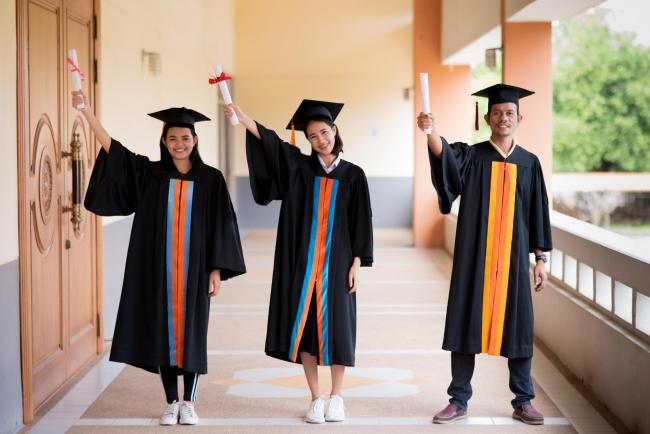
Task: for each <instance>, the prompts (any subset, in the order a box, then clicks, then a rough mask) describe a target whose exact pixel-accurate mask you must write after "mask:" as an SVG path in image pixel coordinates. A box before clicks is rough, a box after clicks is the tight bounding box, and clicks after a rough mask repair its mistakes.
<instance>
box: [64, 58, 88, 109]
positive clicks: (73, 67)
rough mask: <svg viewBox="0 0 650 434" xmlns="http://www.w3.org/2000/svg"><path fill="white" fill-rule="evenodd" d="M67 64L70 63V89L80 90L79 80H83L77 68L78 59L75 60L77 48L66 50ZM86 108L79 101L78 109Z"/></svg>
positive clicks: (82, 75)
mask: <svg viewBox="0 0 650 434" xmlns="http://www.w3.org/2000/svg"><path fill="white" fill-rule="evenodd" d="M66 61H67V62H68V65H70V72H71V73H72V89H73V90H81V80H84V79H85V77H84V73H83V72H81V69H79V61H78V60H77V50H75V49H74V48H73V49H71V50H68V58H67V59H66ZM85 108H86V105H85V104H84V103H81V104H79V105H78V106H77V109H78V110H83V109H85Z"/></svg>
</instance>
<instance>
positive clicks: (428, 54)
mask: <svg viewBox="0 0 650 434" xmlns="http://www.w3.org/2000/svg"><path fill="white" fill-rule="evenodd" d="M413 14H414V17H413V18H414V19H413V37H414V43H413V50H414V53H413V62H414V68H413V72H414V77H413V83H414V88H415V92H414V96H415V98H414V103H415V106H414V111H413V112H414V115H413V128H415V130H416V132H415V153H414V159H415V170H414V174H413V241H414V244H415V245H416V246H421V247H433V246H436V247H442V246H443V245H444V233H443V218H442V215H441V214H440V211H439V209H438V204H437V197H436V193H435V190H434V189H433V185H432V184H431V172H430V169H429V160H428V156H427V144H426V137H425V135H424V134H423V133H422V132H421V131H420V130H418V128H417V125H415V117H416V116H417V114H418V113H419V112H420V111H421V110H422V101H421V97H420V80H419V76H418V74H419V73H420V72H428V73H429V93H430V100H431V112H432V113H433V116H434V118H435V120H436V127H437V129H438V132H439V133H440V134H442V135H444V136H445V137H447V138H449V139H451V140H464V141H467V140H469V137H470V134H471V122H472V121H471V120H472V105H471V98H470V95H469V94H470V85H471V71H470V68H469V66H465V65H463V66H446V65H443V64H442V57H441V54H440V53H441V50H440V45H441V44H440V34H441V32H440V28H441V16H442V0H414V7H413Z"/></svg>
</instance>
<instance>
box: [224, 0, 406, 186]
mask: <svg viewBox="0 0 650 434" xmlns="http://www.w3.org/2000/svg"><path fill="white" fill-rule="evenodd" d="M412 32H413V5H412V1H411V0H355V1H347V0H331V1H328V2H316V1H313V0H308V1H305V0H282V1H273V0H237V2H236V41H237V44H236V47H237V50H236V54H235V58H236V80H235V102H236V103H238V104H239V105H240V106H241V107H242V108H243V109H244V111H246V112H247V113H248V114H250V115H251V116H252V117H253V118H254V119H256V120H258V121H260V122H261V123H263V124H264V125H266V126H267V127H269V128H272V129H274V130H276V131H277V132H278V133H279V134H280V136H281V137H283V138H285V139H286V140H288V139H289V135H290V132H289V131H287V130H284V127H285V126H286V125H287V123H288V122H289V120H290V119H291V116H292V115H293V113H294V111H295V109H296V108H297V106H298V104H299V103H300V101H301V100H302V99H303V98H308V99H324V100H329V101H337V102H343V103H345V106H344V108H343V111H342V112H341V114H340V117H339V119H337V124H338V125H339V127H340V130H341V136H342V137H343V140H344V143H345V146H344V154H343V158H344V159H346V160H349V161H352V162H354V163H356V164H359V165H360V166H361V167H363V168H364V170H365V171H366V174H367V175H368V176H384V177H410V176H412V175H413V149H412V148H413V122H414V121H415V120H414V119H413V112H412V110H413V101H412V96H411V97H410V98H409V99H405V98H404V95H403V91H404V89H405V88H409V87H412V85H413V83H412V76H413V72H412V71H413V43H412V38H413V35H412ZM235 136H236V142H235V143H236V149H235V158H234V160H235V163H234V173H235V175H246V174H247V173H248V171H247V167H246V157H245V147H244V130H243V128H242V127H239V128H237V129H236V130H235ZM296 138H297V139H298V143H299V144H300V145H301V149H302V150H303V152H305V153H308V152H310V148H309V144H308V142H307V140H306V139H305V137H304V135H303V134H302V133H301V132H299V133H298V134H297V135H296Z"/></svg>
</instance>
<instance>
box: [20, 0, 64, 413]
mask: <svg viewBox="0 0 650 434" xmlns="http://www.w3.org/2000/svg"><path fill="white" fill-rule="evenodd" d="M60 13H61V10H60V8H59V7H57V6H56V5H47V4H36V3H30V5H29V8H28V19H29V41H30V44H29V54H28V62H29V96H30V98H29V119H30V123H29V124H30V134H29V143H30V145H31V146H30V147H29V151H30V158H29V161H30V170H29V178H28V180H27V182H28V200H29V209H30V213H29V216H30V235H31V276H30V277H31V289H32V306H31V309H32V330H33V339H32V364H33V370H34V384H35V385H38V387H37V388H34V398H33V399H34V403H35V405H38V404H40V403H41V402H42V401H43V400H44V399H45V398H46V397H47V396H49V395H50V394H51V393H52V392H53V391H54V390H56V388H57V387H58V386H59V385H60V384H61V383H62V382H63V380H64V379H65V346H66V344H65V337H64V327H65V324H64V322H65V321H64V318H63V312H62V308H63V304H64V290H63V279H64V276H63V268H62V264H63V262H64V258H63V255H62V249H61V247H62V246H61V232H62V218H61V202H62V201H61V195H62V194H63V177H62V173H61V163H60V147H59V144H60V119H61V117H60V112H59V98H58V89H59V88H60V83H59V70H60V66H61V65H60V63H59V62H60V60H59V57H60V56H59V46H58V43H57V38H56V35H57V34H58V33H59V32H60V31H61V29H60V21H61V20H60ZM53 36H54V37H53Z"/></svg>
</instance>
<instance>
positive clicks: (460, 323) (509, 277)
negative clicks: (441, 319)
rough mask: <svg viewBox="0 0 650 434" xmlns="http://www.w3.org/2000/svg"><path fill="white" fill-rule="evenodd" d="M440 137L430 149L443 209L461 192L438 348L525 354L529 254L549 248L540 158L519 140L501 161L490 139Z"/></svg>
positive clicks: (529, 348) (529, 328) (529, 324)
mask: <svg viewBox="0 0 650 434" xmlns="http://www.w3.org/2000/svg"><path fill="white" fill-rule="evenodd" d="M442 143H443V150H442V156H441V158H440V159H436V158H435V157H434V156H433V154H432V153H431V151H430V150H429V161H430V164H431V179H432V180H433V185H434V186H435V188H436V191H437V192H438V203H439V205H440V210H441V212H442V213H443V214H447V213H449V211H450V210H451V204H452V202H453V201H454V200H455V199H456V197H458V196H462V199H461V202H460V210H459V214H458V226H457V229H456V244H455V250H454V262H453V269H452V274H451V287H450V290H449V300H448V305H447V318H446V322H445V337H444V342H443V344H442V347H443V349H445V350H449V351H455V352H459V353H464V354H476V353H488V354H492V355H502V356H504V357H508V358H516V357H530V356H532V353H533V306H532V298H531V289H530V277H529V264H530V262H529V252H533V250H534V249H541V250H543V251H548V250H551V249H552V244H551V228H550V220H549V211H548V199H547V195H546V187H545V186H544V178H543V176H542V169H541V166H540V163H539V160H538V159H537V157H536V156H535V155H533V154H532V153H530V152H528V151H526V150H525V149H524V148H522V147H520V146H516V147H515V148H514V150H513V151H512V153H511V154H510V155H509V156H508V157H507V158H505V159H504V158H503V156H502V155H501V154H500V153H499V152H498V151H497V150H496V149H495V147H494V146H493V145H492V144H491V143H490V142H482V143H478V144H476V145H474V146H468V145H467V144H465V143H452V144H448V143H447V141H446V140H445V139H444V138H443V139H442Z"/></svg>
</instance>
